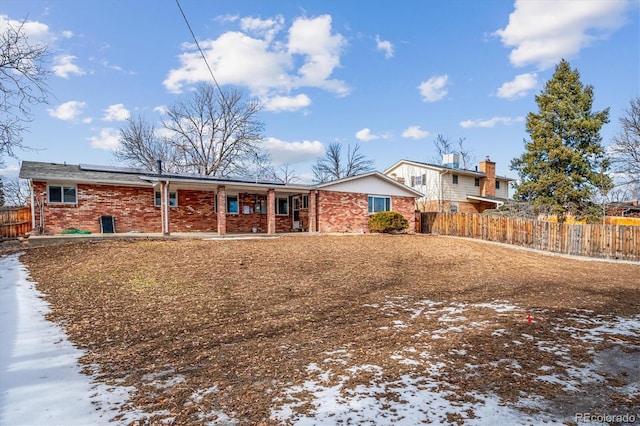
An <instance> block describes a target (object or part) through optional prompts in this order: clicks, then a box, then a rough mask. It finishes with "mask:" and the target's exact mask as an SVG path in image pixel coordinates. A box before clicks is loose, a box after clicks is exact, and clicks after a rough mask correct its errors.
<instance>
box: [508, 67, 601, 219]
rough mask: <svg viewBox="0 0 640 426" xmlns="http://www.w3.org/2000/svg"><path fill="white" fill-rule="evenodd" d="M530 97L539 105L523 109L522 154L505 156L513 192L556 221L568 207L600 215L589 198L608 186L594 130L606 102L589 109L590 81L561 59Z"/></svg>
mask: <svg viewBox="0 0 640 426" xmlns="http://www.w3.org/2000/svg"><path fill="white" fill-rule="evenodd" d="M535 99H536V103H537V104H538V107H539V111H538V113H533V112H531V113H529V115H528V116H527V123H526V128H527V133H529V135H530V136H531V140H530V141H525V152H524V154H522V156H521V157H520V158H516V159H514V160H512V161H511V169H512V170H516V171H517V172H518V174H519V176H520V180H519V182H518V183H516V184H515V190H516V192H515V194H514V198H515V199H516V200H519V201H529V202H531V203H532V204H533V206H534V208H536V210H537V211H546V212H548V213H552V214H555V215H557V216H558V219H559V220H560V221H564V219H565V217H566V215H567V214H569V213H571V214H573V215H575V216H576V217H593V216H598V215H601V214H602V213H601V211H599V210H597V209H596V206H595V205H594V204H593V203H592V202H591V200H593V198H594V197H596V196H598V195H603V194H605V193H606V192H607V191H608V190H609V189H610V188H611V186H612V185H611V178H610V177H609V176H608V175H607V170H608V168H609V160H608V159H607V157H606V155H605V152H604V148H603V147H602V144H601V142H602V137H601V136H600V129H601V128H602V126H603V125H604V124H605V123H608V122H609V108H607V109H605V110H603V111H599V112H592V111H591V108H592V106H593V87H592V86H586V87H585V86H584V85H583V84H582V83H581V82H580V74H579V73H578V71H577V70H572V69H571V66H570V65H569V63H568V62H567V61H566V60H564V59H563V60H562V61H560V63H559V64H558V65H557V66H556V68H555V72H554V74H553V76H552V77H551V79H550V80H549V81H547V83H546V85H545V87H544V90H543V91H542V92H541V93H540V94H539V95H537V96H536V98H535Z"/></svg>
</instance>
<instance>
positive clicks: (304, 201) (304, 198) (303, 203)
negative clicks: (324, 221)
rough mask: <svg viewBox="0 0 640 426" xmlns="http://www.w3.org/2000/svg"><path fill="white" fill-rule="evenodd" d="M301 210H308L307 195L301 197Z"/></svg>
mask: <svg viewBox="0 0 640 426" xmlns="http://www.w3.org/2000/svg"><path fill="white" fill-rule="evenodd" d="M302 208H303V209H308V208H309V196H308V195H303V196H302Z"/></svg>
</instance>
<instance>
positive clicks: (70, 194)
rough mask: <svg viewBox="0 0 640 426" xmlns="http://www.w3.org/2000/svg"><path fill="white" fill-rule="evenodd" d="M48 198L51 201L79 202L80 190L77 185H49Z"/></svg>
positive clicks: (63, 202) (62, 202)
mask: <svg viewBox="0 0 640 426" xmlns="http://www.w3.org/2000/svg"><path fill="white" fill-rule="evenodd" d="M47 200H48V202H50V203H61V204H77V203H78V191H77V189H76V187H75V186H63V185H49V186H48V187H47Z"/></svg>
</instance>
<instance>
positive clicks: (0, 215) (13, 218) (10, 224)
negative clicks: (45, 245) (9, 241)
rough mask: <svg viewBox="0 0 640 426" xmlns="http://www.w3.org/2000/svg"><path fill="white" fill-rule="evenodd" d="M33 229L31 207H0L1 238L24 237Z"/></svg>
mask: <svg viewBox="0 0 640 426" xmlns="http://www.w3.org/2000/svg"><path fill="white" fill-rule="evenodd" d="M30 231H31V207H29V206H22V207H2V208H0V238H17V237H22V236H23V235H24V234H26V233H27V232H30Z"/></svg>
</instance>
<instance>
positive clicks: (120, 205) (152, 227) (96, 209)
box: [33, 181, 162, 234]
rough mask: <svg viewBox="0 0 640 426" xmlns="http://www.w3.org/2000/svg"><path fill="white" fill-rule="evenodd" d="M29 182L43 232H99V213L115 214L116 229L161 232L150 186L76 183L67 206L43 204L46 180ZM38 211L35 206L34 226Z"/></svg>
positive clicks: (158, 209)
mask: <svg viewBox="0 0 640 426" xmlns="http://www.w3.org/2000/svg"><path fill="white" fill-rule="evenodd" d="M33 184H34V193H35V194H36V196H37V197H38V198H39V199H40V200H41V201H44V204H45V208H44V233H45V234H59V233H61V232H62V231H64V230H65V229H67V228H78V229H81V230H85V231H91V232H93V233H99V232H100V221H99V218H100V216H103V215H107V216H114V217H115V219H116V231H117V232H128V231H142V232H162V223H161V221H160V208H159V207H154V205H153V204H154V194H153V189H152V188H135V187H124V186H119V187H116V186H110V185H87V184H78V185H77V201H78V203H77V204H71V205H69V204H50V203H47V201H46V200H47V196H46V191H47V185H46V183H45V182H38V181H36V182H34V183H33ZM42 193H45V195H44V196H42V195H41V194H42ZM38 210H39V209H38V208H37V207H36V227H37V226H38V224H39V215H40V213H39V211H38Z"/></svg>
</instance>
